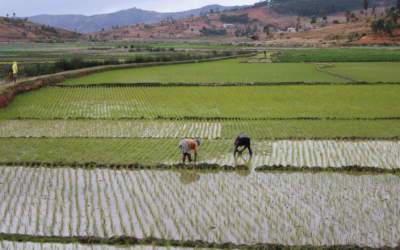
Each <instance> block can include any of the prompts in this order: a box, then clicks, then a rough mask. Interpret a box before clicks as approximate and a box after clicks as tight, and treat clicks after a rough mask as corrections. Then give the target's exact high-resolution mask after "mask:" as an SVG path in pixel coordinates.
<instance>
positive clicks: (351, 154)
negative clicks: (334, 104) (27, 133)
mask: <svg viewBox="0 0 400 250" xmlns="http://www.w3.org/2000/svg"><path fill="white" fill-rule="evenodd" d="M0 142H1V143H0V162H3V163H7V162H12V163H25V162H28V163H29V162H46V163H63V164H71V163H79V164H82V163H89V162H94V163H97V164H124V165H126V164H140V165H143V166H156V165H159V164H167V165H175V164H178V163H180V161H181V155H180V152H179V149H178V144H179V140H178V139H98V138H89V139H78V138H54V139H14V138H8V139H0ZM253 150H254V157H253V159H252V160H251V161H249V159H248V156H245V157H243V158H241V157H239V158H236V159H235V158H234V157H233V141H232V140H204V141H203V144H202V145H201V147H200V151H199V159H198V163H199V164H211V165H219V166H240V165H249V166H252V167H254V168H255V167H264V166H266V167H277V166H279V167H294V168H306V167H307V168H344V167H350V166H359V167H365V168H378V169H383V170H398V169H400V142H399V141H333V140H332V141H330V140H304V141H255V142H253Z"/></svg>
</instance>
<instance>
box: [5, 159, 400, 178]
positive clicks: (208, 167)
mask: <svg viewBox="0 0 400 250" xmlns="http://www.w3.org/2000/svg"><path fill="white" fill-rule="evenodd" d="M0 167H23V168H49V169H57V168H73V169H84V170H93V169H111V170H132V171H135V170H160V171H161V170H171V171H174V170H175V171H179V170H195V171H199V172H201V171H208V172H212V173H217V172H237V171H238V172H241V171H251V168H250V167H249V166H246V165H237V166H232V165H219V164H209V163H199V164H188V165H185V164H181V163H180V164H170V165H168V164H154V165H145V164H139V163H132V164H118V163H110V164H108V163H107V164H103V163H96V162H86V163H78V162H74V163H66V162H34V161H32V162H0ZM254 171H255V172H257V173H274V172H281V173H342V174H356V175H372V174H394V175H399V174H400V168H392V169H389V168H380V167H371V166H360V165H349V166H342V167H296V166H289V165H288V166H283V165H272V166H267V165H265V166H260V167H256V168H254Z"/></svg>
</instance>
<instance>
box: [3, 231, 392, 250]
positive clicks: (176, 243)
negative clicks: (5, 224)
mask: <svg viewBox="0 0 400 250" xmlns="http://www.w3.org/2000/svg"><path fill="white" fill-rule="evenodd" d="M0 240H3V241H17V242H35V243H62V244H68V243H80V244H90V245H96V244H98V245H118V246H122V247H123V246H135V245H151V246H159V247H187V248H209V249H249V250H253V249H254V250H263V249H312V250H313V249H315V250H317V249H318V250H336V249H354V250H358V249H360V250H361V249H362V250H372V249H383V250H385V249H387V250H389V249H397V248H398V247H394V248H390V247H379V248H373V247H365V246H357V245H333V246H312V245H304V246H287V245H279V244H263V243H259V244H253V245H247V244H235V243H231V242H226V243H214V242H207V241H201V240H186V241H185V240H169V239H159V238H153V237H148V238H142V239H140V238H136V237H131V236H118V237H111V238H101V237H81V236H73V237H63V236H32V235H23V234H5V233H0Z"/></svg>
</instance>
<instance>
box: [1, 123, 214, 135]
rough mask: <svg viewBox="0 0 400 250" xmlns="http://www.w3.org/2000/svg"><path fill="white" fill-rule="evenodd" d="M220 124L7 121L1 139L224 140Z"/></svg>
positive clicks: (3, 126) (2, 126)
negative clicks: (196, 138)
mask: <svg viewBox="0 0 400 250" xmlns="http://www.w3.org/2000/svg"><path fill="white" fill-rule="evenodd" d="M221 129H222V127H221V124H220V123H215V122H214V123H213V122H190V121H189V122H185V121H171V122H168V121H158V122H157V121H153V122H152V121H132V120H131V121H124V120H119V121H107V120H99V121H88V120H28V121H27V120H4V121H0V137H50V138H57V137H102V138H104V137H107V138H184V137H200V138H207V139H216V138H220V137H221Z"/></svg>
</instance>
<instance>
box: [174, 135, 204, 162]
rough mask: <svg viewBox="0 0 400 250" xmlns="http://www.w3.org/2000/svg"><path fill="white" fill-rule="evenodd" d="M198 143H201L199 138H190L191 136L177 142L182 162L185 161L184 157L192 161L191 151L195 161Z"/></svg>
mask: <svg viewBox="0 0 400 250" xmlns="http://www.w3.org/2000/svg"><path fill="white" fill-rule="evenodd" d="M200 144H201V141H200V139H191V138H186V139H183V140H182V141H181V142H180V143H179V148H180V150H181V152H182V161H183V164H185V163H186V158H188V160H189V162H192V153H194V162H196V161H197V152H198V150H199V147H200Z"/></svg>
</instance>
